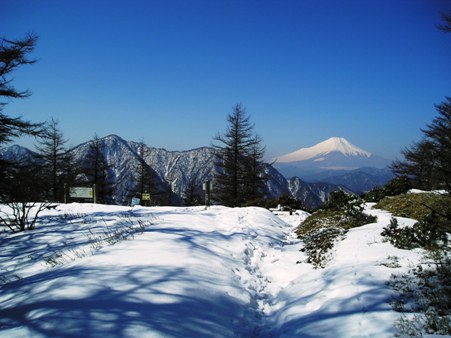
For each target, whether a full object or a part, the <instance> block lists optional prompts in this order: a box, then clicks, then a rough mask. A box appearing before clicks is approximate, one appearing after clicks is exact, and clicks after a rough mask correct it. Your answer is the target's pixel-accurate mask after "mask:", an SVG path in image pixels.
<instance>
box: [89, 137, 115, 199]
mask: <svg viewBox="0 0 451 338" xmlns="http://www.w3.org/2000/svg"><path fill="white" fill-rule="evenodd" d="M81 168H82V169H81V172H82V173H83V174H85V175H86V177H87V181H88V183H89V184H90V185H94V184H95V186H96V194H97V202H98V203H105V204H107V203H111V202H112V194H113V185H112V183H111V182H110V181H109V179H108V171H109V169H110V168H111V166H110V165H108V163H107V160H106V158H105V154H104V149H103V147H102V142H101V140H100V139H99V137H98V136H97V135H95V136H94V138H93V139H92V140H91V142H90V143H89V150H88V154H87V155H86V157H85V158H84V159H83V162H82V163H81Z"/></svg>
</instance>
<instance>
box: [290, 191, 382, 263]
mask: <svg viewBox="0 0 451 338" xmlns="http://www.w3.org/2000/svg"><path fill="white" fill-rule="evenodd" d="M331 195H332V197H331V198H330V199H329V200H328V203H326V206H325V208H324V209H320V210H318V211H316V212H314V213H313V214H312V215H310V216H309V217H308V218H307V219H306V220H305V221H304V222H303V223H302V224H301V225H300V226H299V227H298V228H297V229H296V234H297V236H298V238H299V239H301V240H302V241H303V242H304V247H303V249H301V251H303V252H304V253H305V254H306V255H307V260H306V262H307V263H310V264H313V266H314V267H315V268H322V267H324V266H325V265H326V263H327V261H328V259H329V257H330V253H329V252H330V250H331V249H332V248H333V246H334V243H335V241H337V240H339V239H340V238H344V235H345V234H346V232H347V231H348V230H349V229H351V228H355V227H359V226H362V225H364V224H368V223H373V222H375V221H376V217H374V216H371V215H367V214H365V213H364V212H363V211H364V204H363V201H362V200H361V199H358V198H356V197H355V196H352V195H347V194H345V193H344V192H338V193H334V194H331Z"/></svg>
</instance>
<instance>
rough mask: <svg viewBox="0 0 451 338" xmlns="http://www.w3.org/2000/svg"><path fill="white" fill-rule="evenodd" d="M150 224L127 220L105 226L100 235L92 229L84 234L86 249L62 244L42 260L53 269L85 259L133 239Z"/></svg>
mask: <svg viewBox="0 0 451 338" xmlns="http://www.w3.org/2000/svg"><path fill="white" fill-rule="evenodd" d="M152 224H154V223H153V222H151V221H149V222H147V223H145V222H143V221H142V220H140V219H137V220H136V221H133V220H131V219H128V221H127V222H126V223H121V224H118V225H116V226H114V227H111V226H108V225H106V226H105V227H104V228H103V229H102V232H101V233H95V232H94V231H92V229H89V230H88V233H87V234H86V237H87V239H88V243H89V244H88V247H86V246H85V247H82V248H77V249H73V248H70V244H68V243H66V242H64V249H62V250H56V251H53V252H52V253H51V254H50V255H49V256H47V257H46V258H45V259H44V260H45V262H46V264H48V265H50V266H51V267H54V266H56V265H60V264H65V263H68V262H71V261H74V260H76V259H77V258H82V257H87V256H90V255H92V254H94V253H95V252H96V251H98V250H99V249H101V248H103V247H105V246H109V245H114V244H116V243H118V242H120V241H124V240H127V239H134V238H135V234H142V233H143V232H144V231H145V230H146V227H147V226H149V225H152Z"/></svg>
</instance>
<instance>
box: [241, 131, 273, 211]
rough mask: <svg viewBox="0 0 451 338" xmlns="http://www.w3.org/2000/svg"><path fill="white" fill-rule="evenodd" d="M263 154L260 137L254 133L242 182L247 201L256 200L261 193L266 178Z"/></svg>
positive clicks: (263, 148)
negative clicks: (244, 178) (244, 177)
mask: <svg viewBox="0 0 451 338" xmlns="http://www.w3.org/2000/svg"><path fill="white" fill-rule="evenodd" d="M264 155H265V147H264V146H262V139H261V137H260V136H259V135H255V136H254V139H253V142H252V143H251V144H250V146H249V154H248V156H247V173H246V176H247V177H246V180H245V182H244V194H245V198H246V201H247V202H249V201H250V202H253V201H256V200H257V199H258V198H260V197H261V196H262V194H263V189H264V187H265V182H266V181H267V179H268V177H267V175H265V174H264V172H265V164H264V162H263V156H264Z"/></svg>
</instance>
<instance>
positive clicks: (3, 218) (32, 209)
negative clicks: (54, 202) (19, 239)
mask: <svg viewBox="0 0 451 338" xmlns="http://www.w3.org/2000/svg"><path fill="white" fill-rule="evenodd" d="M49 205H50V203H47V202H43V203H36V202H9V203H6V205H5V206H6V208H5V207H4V206H3V207H2V208H3V209H6V211H5V210H1V209H0V225H3V226H5V227H7V228H9V230H11V231H12V232H21V231H26V230H33V229H34V228H35V226H36V221H37V220H38V216H39V214H40V213H41V212H42V211H43V210H45V209H46V208H47V207H48V206H49Z"/></svg>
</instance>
